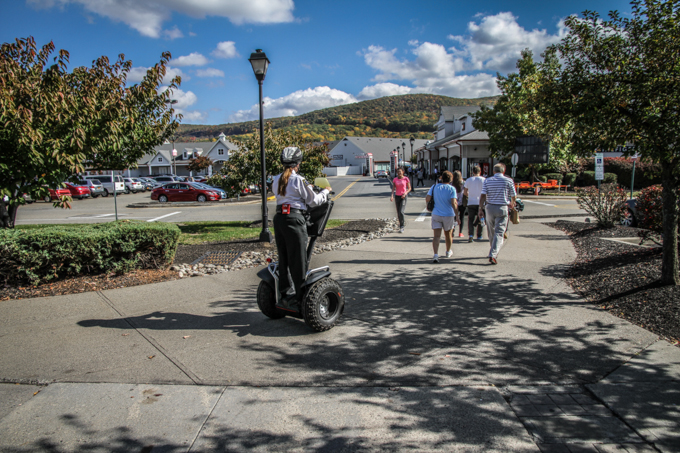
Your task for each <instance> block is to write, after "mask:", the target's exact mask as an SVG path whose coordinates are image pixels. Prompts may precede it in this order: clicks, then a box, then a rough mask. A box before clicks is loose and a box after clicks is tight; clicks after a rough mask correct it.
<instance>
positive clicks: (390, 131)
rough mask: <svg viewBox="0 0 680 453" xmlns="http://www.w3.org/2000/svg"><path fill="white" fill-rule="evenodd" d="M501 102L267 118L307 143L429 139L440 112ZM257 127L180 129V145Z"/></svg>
mask: <svg viewBox="0 0 680 453" xmlns="http://www.w3.org/2000/svg"><path fill="white" fill-rule="evenodd" d="M496 99H498V96H490V97H483V98H470V99H468V98H452V97H448V96H439V95H431V94H405V95H397V96H385V97H382V98H377V99H370V100H367V101H361V102H355V103H352V104H344V105H340V106H336V107H328V108H325V109H320V110H314V111H312V112H307V113H303V114H302V115H298V116H286V117H279V118H269V119H266V120H265V121H266V122H270V123H271V124H272V127H273V128H274V129H284V130H289V131H299V132H300V133H301V134H302V135H303V138H305V139H308V140H309V141H333V140H340V139H342V138H343V137H345V136H348V135H349V136H371V137H385V138H408V137H411V136H414V137H415V138H426V139H429V138H431V136H432V132H434V124H435V123H436V122H437V120H438V119H439V113H440V111H441V107H442V106H466V105H470V106H473V105H493V104H494V103H495V101H496ZM258 128H259V121H245V122H241V123H225V124H219V125H196V124H186V125H185V124H181V125H180V127H179V130H178V132H177V137H176V140H184V141H210V140H215V139H216V138H217V137H218V136H219V134H220V133H224V134H225V135H226V136H227V137H231V138H242V137H244V136H246V135H250V134H253V133H255V132H256V131H257V130H258Z"/></svg>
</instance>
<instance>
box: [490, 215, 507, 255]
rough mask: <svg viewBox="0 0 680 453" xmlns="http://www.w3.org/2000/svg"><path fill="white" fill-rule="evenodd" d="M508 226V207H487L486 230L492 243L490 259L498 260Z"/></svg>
mask: <svg viewBox="0 0 680 453" xmlns="http://www.w3.org/2000/svg"><path fill="white" fill-rule="evenodd" d="M507 226H508V205H501V204H487V205H486V228H487V233H488V235H489V242H491V249H490V250H489V258H498V252H500V251H501V247H503V233H505V230H506V229H507Z"/></svg>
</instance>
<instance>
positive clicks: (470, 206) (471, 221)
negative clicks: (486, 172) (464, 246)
mask: <svg viewBox="0 0 680 453" xmlns="http://www.w3.org/2000/svg"><path fill="white" fill-rule="evenodd" d="M481 174H482V169H481V168H479V165H475V166H474V167H473V168H472V176H471V177H470V178H468V179H466V180H465V188H464V189H463V190H464V192H463V193H464V194H465V195H467V197H468V202H467V214H468V242H472V239H473V235H474V233H475V225H476V226H477V236H476V237H477V240H478V241H481V240H482V219H483V218H484V217H480V215H479V197H481V196H482V187H483V186H484V179H485V178H484V177H482V176H481Z"/></svg>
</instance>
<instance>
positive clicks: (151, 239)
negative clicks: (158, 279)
mask: <svg viewBox="0 0 680 453" xmlns="http://www.w3.org/2000/svg"><path fill="white" fill-rule="evenodd" d="M179 236H180V230H179V228H178V227H177V225H175V224H168V223H155V222H154V223H147V222H143V223H141V222H140V223H133V222H126V221H123V222H110V223H103V224H93V225H78V226H49V227H45V228H37V229H27V230H23V229H4V230H0V281H4V282H5V283H8V282H11V283H16V282H17V281H19V282H21V281H28V282H30V283H32V284H34V285H37V284H39V283H41V282H45V281H49V280H52V279H54V278H64V277H70V276H75V275H80V274H83V273H87V274H99V273H103V272H118V273H122V272H128V271H130V270H132V269H160V268H164V267H166V266H168V265H170V264H171V263H172V260H173V259H174V257H175V252H176V251H177V241H178V240H179Z"/></svg>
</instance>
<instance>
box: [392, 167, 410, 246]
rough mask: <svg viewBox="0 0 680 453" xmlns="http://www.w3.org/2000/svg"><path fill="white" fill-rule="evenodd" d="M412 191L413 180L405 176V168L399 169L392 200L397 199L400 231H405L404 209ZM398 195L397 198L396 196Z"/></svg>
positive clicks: (394, 182) (393, 181)
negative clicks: (407, 197)
mask: <svg viewBox="0 0 680 453" xmlns="http://www.w3.org/2000/svg"><path fill="white" fill-rule="evenodd" d="M410 191H411V181H410V180H409V179H408V178H405V177H404V169H403V168H401V167H399V168H398V169H397V177H396V178H394V179H393V180H392V195H391V196H390V201H395V200H396V203H395V205H396V207H397V217H398V218H399V232H400V233H403V232H404V211H405V210H406V196H407V195H408V193H409V192H410ZM395 195H396V198H395Z"/></svg>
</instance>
